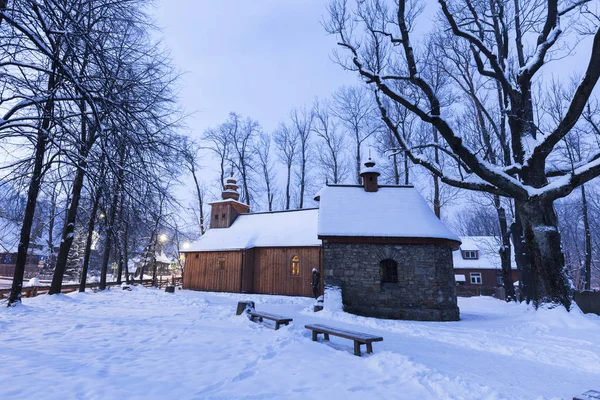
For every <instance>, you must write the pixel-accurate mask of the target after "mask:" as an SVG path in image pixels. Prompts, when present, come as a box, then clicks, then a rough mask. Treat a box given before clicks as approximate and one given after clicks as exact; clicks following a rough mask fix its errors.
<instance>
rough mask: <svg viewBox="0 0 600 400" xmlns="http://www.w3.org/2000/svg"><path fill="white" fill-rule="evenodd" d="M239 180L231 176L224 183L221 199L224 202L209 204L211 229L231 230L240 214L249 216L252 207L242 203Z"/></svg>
mask: <svg viewBox="0 0 600 400" xmlns="http://www.w3.org/2000/svg"><path fill="white" fill-rule="evenodd" d="M238 189H239V186H238V184H237V180H236V179H235V177H234V176H233V172H231V175H230V176H229V177H228V178H227V179H225V182H223V191H222V192H221V198H222V199H223V200H219V201H215V202H212V203H209V204H210V206H211V211H210V228H211V229H213V228H229V227H230V226H231V225H232V224H233V222H234V221H235V220H236V218H237V217H238V215H240V214H248V213H249V212H250V206H248V205H247V204H244V203H240V201H239V199H240V193H239V192H238Z"/></svg>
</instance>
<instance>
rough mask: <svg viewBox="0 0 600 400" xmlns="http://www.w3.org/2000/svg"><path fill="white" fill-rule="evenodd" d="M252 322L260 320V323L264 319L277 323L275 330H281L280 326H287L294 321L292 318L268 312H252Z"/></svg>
mask: <svg viewBox="0 0 600 400" xmlns="http://www.w3.org/2000/svg"><path fill="white" fill-rule="evenodd" d="M248 315H250V321H254V320H255V319H258V321H259V322H263V319H268V320H271V321H274V322H275V330H277V329H279V326H280V325H287V324H289V323H290V322H292V321H293V319H292V318H286V317H282V316H281V315H277V314H271V313H266V312H258V311H250V312H249V313H248Z"/></svg>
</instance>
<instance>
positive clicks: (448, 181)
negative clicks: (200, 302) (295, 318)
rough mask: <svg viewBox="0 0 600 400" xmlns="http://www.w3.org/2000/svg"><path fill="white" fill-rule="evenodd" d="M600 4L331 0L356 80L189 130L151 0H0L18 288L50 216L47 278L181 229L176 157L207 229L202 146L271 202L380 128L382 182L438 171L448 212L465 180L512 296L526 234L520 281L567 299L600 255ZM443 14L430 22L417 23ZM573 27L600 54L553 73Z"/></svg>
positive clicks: (1, 139)
mask: <svg viewBox="0 0 600 400" xmlns="http://www.w3.org/2000/svg"><path fill="white" fill-rule="evenodd" d="M595 7H597V4H595V3H592V2H591V1H587V0H581V1H575V2H570V1H560V2H559V1H558V0H550V1H547V2H538V1H533V0H526V1H521V0H517V1H514V0H512V1H510V2H508V1H503V0H492V1H479V0H476V1H473V0H466V2H465V4H460V5H459V4H457V3H448V2H445V1H443V0H440V1H439V2H438V9H437V14H435V15H433V14H432V13H427V15H423V14H422V12H423V9H424V5H423V4H421V3H419V2H418V1H412V0H411V1H404V0H400V1H398V2H395V3H394V4H388V2H385V1H380V0H361V1H346V0H334V1H332V2H331V3H330V5H329V17H328V19H327V20H326V21H325V26H326V29H327V31H328V32H329V33H330V34H332V35H335V36H336V37H337V39H338V42H339V47H340V48H339V51H338V52H336V59H337V62H338V63H339V64H340V65H341V66H342V67H343V68H346V69H348V70H351V71H354V72H356V73H357V75H358V76H359V77H360V78H361V80H362V84H361V85H357V86H351V87H343V88H340V89H339V90H338V91H336V92H335V93H334V94H333V95H332V96H331V98H328V99H316V100H315V101H314V103H313V104H311V105H306V106H303V107H299V108H296V109H293V110H291V111H290V114H289V115H288V116H287V117H286V118H285V119H283V120H282V121H281V123H280V124H279V125H278V126H277V128H276V129H274V130H273V131H272V132H265V131H264V130H263V129H262V128H261V126H260V124H259V123H258V121H256V120H254V119H252V118H251V117H248V116H242V115H239V114H237V113H231V114H230V115H229V117H228V118H227V119H226V120H225V121H223V123H221V124H219V125H218V126H214V127H212V128H210V129H208V130H206V131H205V132H203V133H202V138H201V140H199V141H198V142H192V141H190V140H189V139H187V138H185V137H183V136H181V135H179V134H178V133H177V132H178V128H179V126H180V121H179V119H178V118H179V115H180V112H179V111H178V109H177V105H176V96H175V93H174V92H173V87H174V85H173V82H174V81H175V79H176V76H175V75H174V73H173V68H172V66H171V65H170V61H169V59H168V57H167V56H166V55H165V54H164V52H163V51H162V50H161V48H160V46H159V45H158V44H157V43H156V41H155V40H154V39H152V34H151V32H152V30H153V27H152V23H151V20H150V19H149V18H148V16H147V15H146V13H145V10H146V9H145V4H144V2H142V1H140V0H110V1H108V0H98V1H92V0H75V1H72V0H69V1H67V0H39V1H35V0H24V1H18V2H16V1H10V0H8V1H0V31H1V32H2V37H3V40H2V42H0V76H1V77H2V81H1V83H2V86H1V87H2V91H1V92H0V102H1V105H2V107H1V108H0V112H2V118H1V119H0V143H2V149H3V150H2V151H3V153H4V154H3V155H4V159H3V164H2V166H1V168H0V171H1V174H2V175H1V176H0V179H1V181H0V184H1V185H2V187H4V188H7V189H6V191H5V192H3V193H6V196H4V197H3V201H2V213H3V214H8V213H9V211H10V210H12V211H11V216H12V217H13V218H15V216H16V218H17V219H20V227H21V231H20V239H19V247H18V254H17V266H16V271H15V277H14V281H13V291H12V294H11V296H10V303H11V304H12V303H14V302H17V301H19V299H20V292H21V287H22V281H23V269H24V265H25V259H26V254H27V250H28V248H29V245H30V241H31V238H32V232H33V231H35V232H37V231H39V229H40V228H39V227H40V226H42V228H43V229H46V230H47V232H48V236H49V237H48V240H47V242H48V255H49V261H48V265H49V266H50V267H51V270H52V273H53V282H52V293H58V292H60V286H61V284H62V281H63V278H64V275H65V271H66V270H67V268H69V267H70V266H73V265H76V266H77V268H79V269H81V277H82V287H83V285H84V284H85V277H86V276H87V273H86V272H87V269H88V268H89V266H90V261H89V260H90V253H91V246H92V242H93V241H94V240H95V239H94V238H97V237H98V235H99V234H100V236H101V242H102V245H101V249H102V255H101V259H102V260H101V262H100V265H101V268H102V270H101V287H104V286H105V285H106V275H107V266H108V264H109V261H114V260H116V261H118V264H119V266H120V269H126V268H127V266H128V265H129V263H128V259H129V258H130V257H131V255H132V254H134V253H135V254H139V253H140V252H141V253H142V254H143V255H144V257H153V255H154V253H155V252H154V250H155V249H156V247H157V246H158V242H159V235H160V232H164V231H165V230H169V231H170V232H171V234H172V236H173V242H174V243H173V244H174V245H176V244H178V242H179V240H180V239H179V238H180V232H181V229H180V225H181V222H180V221H179V219H178V216H179V210H180V209H181V205H179V204H177V202H176V200H175V199H174V198H173V195H172V193H173V188H174V186H175V185H177V179H178V176H179V174H180V173H181V172H182V171H180V169H179V168H178V167H179V164H180V162H181V161H182V160H183V161H184V164H185V166H186V170H187V172H189V174H190V175H191V176H192V178H193V182H194V193H195V196H194V197H195V198H196V206H195V215H196V217H197V221H198V224H197V225H198V226H199V228H200V229H199V231H200V232H199V234H202V233H203V232H204V231H205V230H206V229H207V223H206V221H207V220H206V218H205V214H206V212H207V211H208V210H207V208H206V206H205V204H206V203H207V201H208V200H210V199H211V196H212V197H213V198H214V197H215V195H216V193H212V194H211V193H210V189H209V188H210V187H211V186H213V185H212V182H207V181H206V179H205V178H204V175H206V173H205V172H206V171H204V170H203V169H202V168H201V162H202V160H201V159H200V155H201V154H208V153H210V154H212V156H214V157H215V159H216V160H217V161H218V165H219V175H220V176H219V181H220V184H222V182H223V181H224V178H225V177H226V175H227V174H228V173H229V172H231V171H234V172H235V173H236V175H237V177H238V181H239V183H240V185H241V200H242V201H244V202H247V203H248V204H250V205H251V206H252V209H253V210H276V209H294V208H304V207H308V206H312V205H314V203H313V202H312V196H313V195H314V193H315V192H316V190H317V189H318V187H319V186H321V185H322V184H324V183H325V182H330V183H360V176H359V171H360V165H361V161H363V160H364V159H365V158H366V157H367V155H366V154H364V152H365V151H366V149H367V148H368V147H372V148H373V149H374V151H376V152H377V155H378V156H380V160H381V161H382V163H381V164H380V167H381V168H382V169H383V177H382V178H383V179H384V181H385V182H386V183H392V184H404V183H415V184H417V185H420V186H421V187H425V188H431V189H430V190H431V194H430V195H428V196H427V197H428V198H429V200H430V202H431V204H432V207H433V210H434V212H435V213H436V215H438V217H442V218H445V216H444V213H443V212H442V209H443V208H444V207H445V206H446V205H447V204H448V203H449V202H451V201H452V200H453V199H455V198H456V197H457V195H459V194H460V195H463V196H469V197H472V198H474V199H476V200H477V204H479V206H478V207H477V209H476V210H474V211H473V212H470V213H469V214H467V215H465V216H464V217H463V220H462V221H461V224H462V226H463V228H464V230H463V232H464V233H467V234H471V232H473V231H475V230H478V229H479V230H481V228H482V226H487V227H490V230H489V231H488V232H495V233H496V234H497V236H498V237H499V238H500V240H501V243H499V249H500V253H501V259H502V267H503V276H504V284H505V289H506V293H507V295H508V298H509V299H514V298H515V294H514V293H515V292H514V288H513V285H512V282H511V280H510V279H511V278H510V254H511V246H513V245H514V246H515V249H514V252H515V254H516V255H517V263H518V265H519V269H520V272H521V282H520V289H521V291H520V292H521V295H522V296H523V298H524V299H525V300H527V301H533V302H534V303H535V304H536V305H539V304H542V303H546V302H549V303H559V304H562V305H564V306H565V307H567V308H569V307H570V304H571V297H572V293H571V288H572V286H571V283H570V279H573V280H574V282H575V284H576V285H577V286H578V287H583V288H589V287H590V284H591V277H592V271H593V268H592V267H593V266H594V267H595V268H597V261H596V260H597V257H596V255H595V254H596V252H597V250H596V247H594V246H595V244H594V243H597V241H596V239H595V238H596V237H597V236H598V235H597V233H596V232H598V227H597V223H596V221H597V220H598V219H597V217H596V215H597V209H598V207H597V190H598V189H597V188H596V186H595V183H594V181H593V179H594V178H596V177H597V176H598V175H599V174H600V147H599V141H598V140H599V137H600V128H599V126H600V117H599V116H598V107H600V106H599V103H598V101H597V98H596V97H595V95H594V94H595V91H594V89H595V88H596V84H597V81H598V78H599V76H600V33H599V32H600V31H599V30H598V25H599V17H598V15H599V12H598V10H597V9H596V8H595ZM432 16H433V17H434V18H433V19H434V22H435V23H434V24H433V26H432V28H431V29H430V31H424V30H423V29H419V30H417V26H419V24H418V22H420V21H428V20H429V19H430V18H431V17H432ZM430 25H431V24H423V26H430ZM561 26H563V28H561ZM564 27H567V28H564ZM575 27H576V28H575ZM577 46H580V47H585V46H587V47H585V49H584V50H585V54H587V55H589V57H588V59H586V62H585V63H581V67H582V71H579V75H578V76H575V77H573V76H561V75H558V76H556V75H552V79H551V80H548V76H549V75H548V74H544V73H543V71H545V70H546V69H547V68H548V65H554V63H552V62H551V61H554V60H559V59H569V57H570V56H572V55H573V54H574V51H573V50H574V48H575V47H577ZM590 47H591V52H590V51H589V50H588V49H589V48H590ZM554 62H555V63H556V62H564V61H554ZM415 166H417V167H419V168H416V167H415ZM465 193H466V194H465ZM40 210H43V213H42V212H40ZM471 214H472V215H471ZM36 215H37V217H36ZM478 219H480V220H481V221H483V220H485V222H486V225H481V226H480V225H478V223H477V222H476V221H477V220H478ZM40 221H41V222H40ZM574 221H580V223H577V224H575V223H574ZM489 222H493V223H492V224H489ZM55 228H56V229H55ZM559 228H560V229H559ZM56 230H59V231H60V234H58V236H59V239H60V240H55V238H54V237H53V235H54V232H55V231H56ZM561 233H562V235H561ZM511 238H512V241H511ZM55 242H59V243H60V246H59V248H58V251H56V252H55V250H54V247H53V246H54V245H53V243H55ZM561 243H562V245H563V247H562V249H564V251H562V250H561ZM177 247H178V246H177ZM565 267H568V269H569V270H570V274H567V269H565ZM126 276H127V277H128V274H126ZM118 279H119V280H120V279H121V271H120V272H119V274H118Z"/></svg>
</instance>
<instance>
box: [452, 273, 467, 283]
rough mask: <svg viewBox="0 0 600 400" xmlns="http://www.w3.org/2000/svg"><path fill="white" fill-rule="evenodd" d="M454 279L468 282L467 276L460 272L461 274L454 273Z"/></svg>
mask: <svg viewBox="0 0 600 400" xmlns="http://www.w3.org/2000/svg"><path fill="white" fill-rule="evenodd" d="M454 280H455V281H456V282H466V281H467V279H466V278H465V276H464V275H462V274H459V275H456V274H455V275H454Z"/></svg>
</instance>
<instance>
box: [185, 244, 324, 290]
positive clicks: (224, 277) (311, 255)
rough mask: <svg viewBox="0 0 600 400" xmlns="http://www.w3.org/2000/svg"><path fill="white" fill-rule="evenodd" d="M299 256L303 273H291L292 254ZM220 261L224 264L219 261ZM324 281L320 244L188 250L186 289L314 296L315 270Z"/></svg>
mask: <svg viewBox="0 0 600 400" xmlns="http://www.w3.org/2000/svg"><path fill="white" fill-rule="evenodd" d="M295 255H297V256H298V257H299V259H300V274H299V275H297V276H294V275H292V257H294V256H295ZM219 260H221V264H219ZM313 268H317V269H318V270H319V271H320V273H321V287H323V285H322V281H323V268H322V255H321V248H320V247H269V248H253V249H248V250H245V251H241V250H239V251H219V252H199V253H187V254H186V259H185V272H184V277H183V288H184V289H191V290H202V291H215V292H237V293H240V292H243V293H259V294H282V295H292V296H312V287H311V283H312V269H313Z"/></svg>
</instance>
